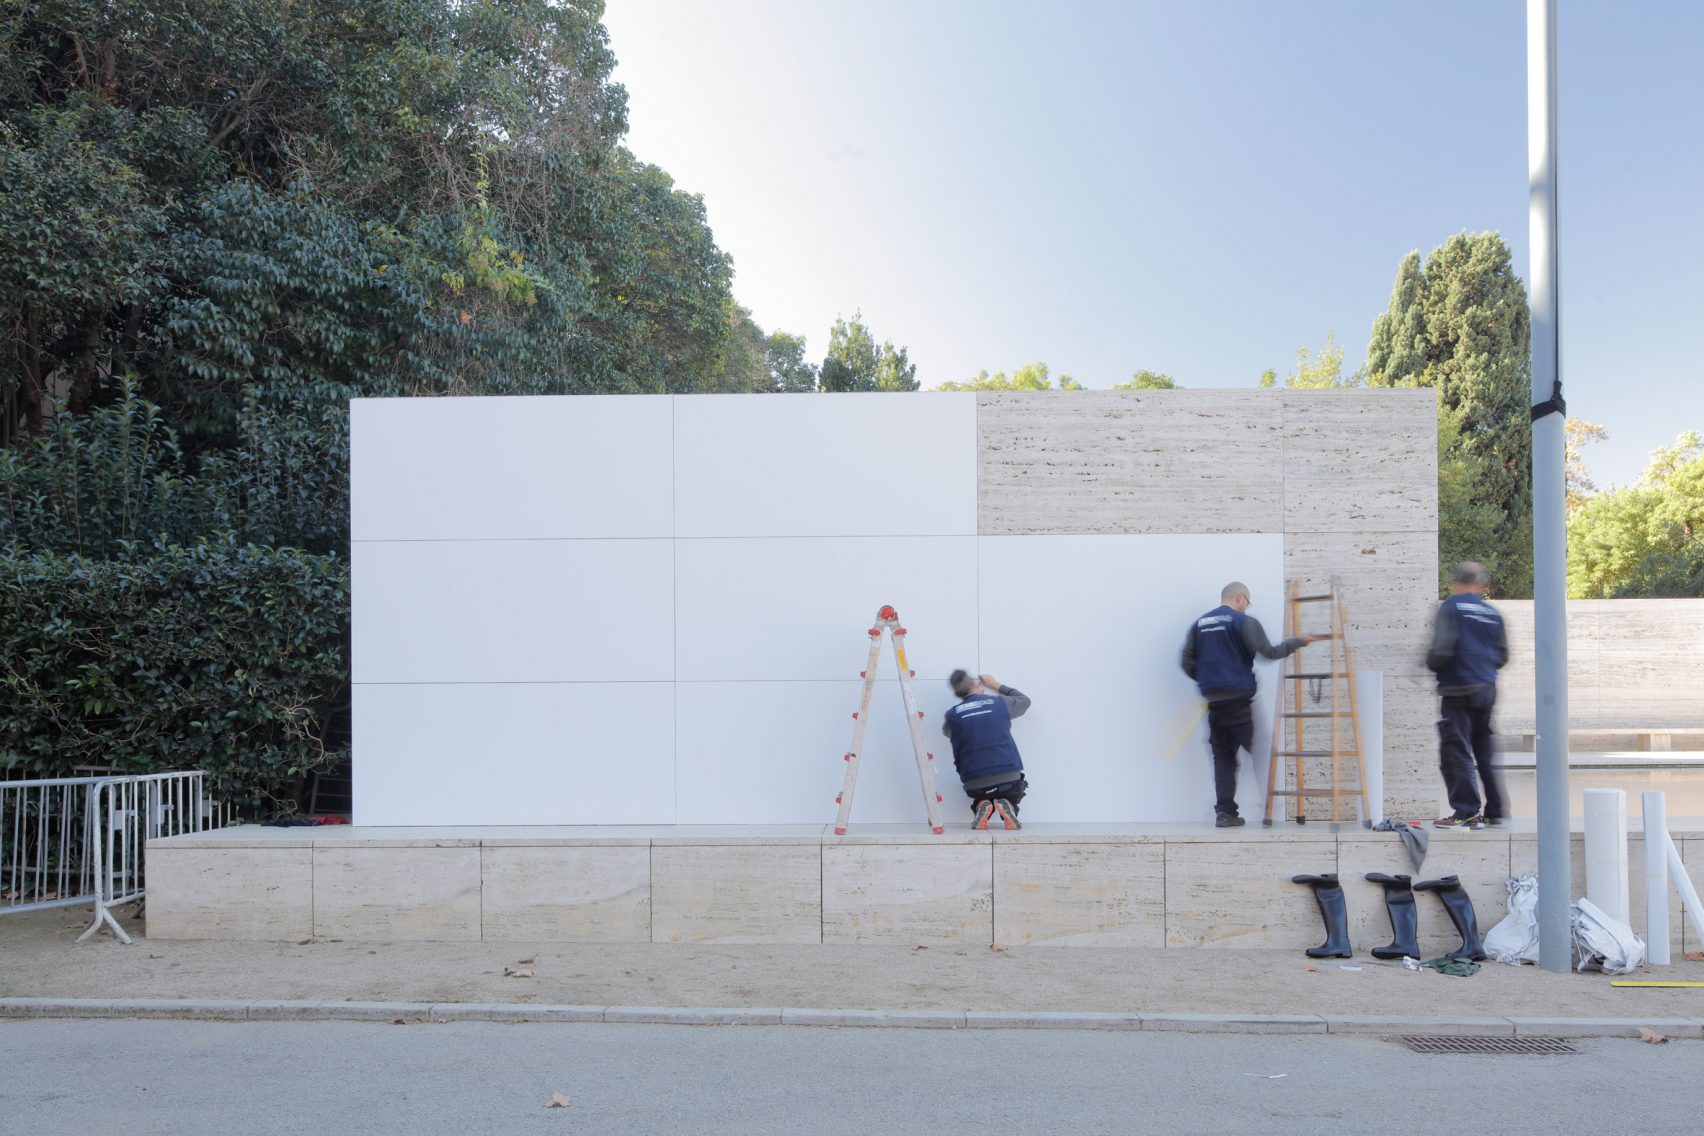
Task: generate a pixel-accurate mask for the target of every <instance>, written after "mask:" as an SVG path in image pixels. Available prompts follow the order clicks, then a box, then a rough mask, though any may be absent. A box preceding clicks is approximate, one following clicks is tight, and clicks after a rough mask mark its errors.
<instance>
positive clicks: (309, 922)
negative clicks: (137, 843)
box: [146, 843, 314, 941]
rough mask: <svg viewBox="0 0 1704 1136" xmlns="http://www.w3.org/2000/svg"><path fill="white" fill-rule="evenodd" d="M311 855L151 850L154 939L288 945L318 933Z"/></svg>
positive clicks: (287, 850)
mask: <svg viewBox="0 0 1704 1136" xmlns="http://www.w3.org/2000/svg"><path fill="white" fill-rule="evenodd" d="M312 856H313V853H312V850H311V849H310V848H308V847H306V846H303V847H277V848H254V847H249V848H236V847H233V848H212V847H208V846H207V845H204V844H203V845H187V846H183V847H172V846H169V845H165V844H161V843H154V844H151V845H149V848H148V883H147V887H148V903H147V905H146V913H147V920H148V937H149V938H150V939H241V940H257V941H261V940H278V941H290V940H297V939H306V938H308V937H310V936H311V935H312V934H313V933H314V894H313V863H312Z"/></svg>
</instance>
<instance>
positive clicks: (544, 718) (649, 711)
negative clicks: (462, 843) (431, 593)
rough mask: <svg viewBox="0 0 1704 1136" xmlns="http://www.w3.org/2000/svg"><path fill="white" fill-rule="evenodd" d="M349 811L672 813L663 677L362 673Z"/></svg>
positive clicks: (555, 820)
mask: <svg viewBox="0 0 1704 1136" xmlns="http://www.w3.org/2000/svg"><path fill="white" fill-rule="evenodd" d="M354 714H355V729H354V753H353V760H352V766H353V769H354V776H355V818H354V819H355V823H356V824H363V825H481V824H673V823H674V822H675V815H674V793H673V789H672V783H673V779H674V777H673V774H674V695H673V687H672V685H671V684H669V683H572V684H555V683H525V684H513V685H510V684H466V685H463V684H455V685H407V686H390V685H377V686H369V685H360V684H357V685H356V686H355V688H354Z"/></svg>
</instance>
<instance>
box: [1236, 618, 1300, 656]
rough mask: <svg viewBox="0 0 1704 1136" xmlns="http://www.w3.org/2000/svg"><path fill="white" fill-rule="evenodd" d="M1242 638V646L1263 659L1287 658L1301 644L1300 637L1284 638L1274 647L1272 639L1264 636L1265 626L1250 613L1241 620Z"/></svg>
mask: <svg viewBox="0 0 1704 1136" xmlns="http://www.w3.org/2000/svg"><path fill="white" fill-rule="evenodd" d="M1242 638H1243V646H1245V647H1247V648H1248V649H1249V653H1250V654H1253V655H1258V656H1260V657H1261V658H1263V659H1287V658H1289V657H1290V656H1291V655H1293V654H1295V653H1296V651H1297V649H1298V648H1300V647H1301V645H1302V641H1301V640H1300V639H1286V640H1284V641H1283V642H1282V643H1280V644H1278V645H1277V646H1276V647H1274V646H1273V645H1272V641H1271V640H1270V639H1268V638H1267V637H1266V628H1264V627H1262V626H1261V625H1260V620H1258V619H1256V618H1254V616H1252V615H1251V616H1249V617H1248V618H1247V619H1245V620H1243V631H1242Z"/></svg>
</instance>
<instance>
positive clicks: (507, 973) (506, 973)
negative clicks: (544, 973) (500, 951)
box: [503, 966, 533, 978]
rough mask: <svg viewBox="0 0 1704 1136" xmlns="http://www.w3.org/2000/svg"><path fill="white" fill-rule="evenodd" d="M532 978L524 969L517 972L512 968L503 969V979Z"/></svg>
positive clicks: (531, 973) (528, 971)
mask: <svg viewBox="0 0 1704 1136" xmlns="http://www.w3.org/2000/svg"><path fill="white" fill-rule="evenodd" d="M532 976H533V972H532V971H531V970H529V969H526V968H524V967H523V968H521V969H519V970H517V969H516V968H514V967H512V966H506V967H504V968H503V977H505V978H531V977H532Z"/></svg>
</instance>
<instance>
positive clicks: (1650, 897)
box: [1639, 790, 1669, 966]
mask: <svg viewBox="0 0 1704 1136" xmlns="http://www.w3.org/2000/svg"><path fill="white" fill-rule="evenodd" d="M1639 800H1640V803H1641V807H1642V808H1643V809H1644V813H1645V961H1646V962H1648V963H1650V964H1651V965H1652V966H1667V965H1669V917H1668V915H1669V909H1668V866H1669V858H1668V845H1669V837H1668V805H1667V803H1666V799H1665V798H1664V796H1663V794H1662V792H1661V791H1660V790H1659V791H1653V792H1649V793H1643V794H1641V795H1640V797H1639Z"/></svg>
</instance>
